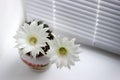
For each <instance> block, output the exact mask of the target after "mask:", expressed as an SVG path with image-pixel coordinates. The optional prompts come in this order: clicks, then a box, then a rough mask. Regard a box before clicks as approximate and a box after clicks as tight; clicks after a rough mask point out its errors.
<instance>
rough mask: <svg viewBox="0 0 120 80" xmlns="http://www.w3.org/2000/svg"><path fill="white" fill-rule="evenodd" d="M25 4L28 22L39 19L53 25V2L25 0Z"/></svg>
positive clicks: (47, 0) (50, 0)
mask: <svg viewBox="0 0 120 80" xmlns="http://www.w3.org/2000/svg"><path fill="white" fill-rule="evenodd" d="M23 4H24V11H25V18H26V20H27V21H31V20H33V19H38V20H41V21H44V22H45V23H47V24H49V25H52V23H53V15H52V14H53V7H52V0H23Z"/></svg>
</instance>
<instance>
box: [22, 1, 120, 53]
mask: <svg viewBox="0 0 120 80" xmlns="http://www.w3.org/2000/svg"><path fill="white" fill-rule="evenodd" d="M24 7H25V17H26V20H33V19H39V20H43V21H45V22H47V23H48V24H53V27H54V31H55V32H56V33H59V34H61V35H64V36H65V35H67V36H70V37H76V38H77V42H80V43H82V44H86V45H91V46H94V47H98V48H102V49H104V50H108V51H111V52H114V53H117V54H120V26H119V25H120V1H119V0H24Z"/></svg>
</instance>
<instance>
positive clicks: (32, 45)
mask: <svg viewBox="0 0 120 80" xmlns="http://www.w3.org/2000/svg"><path fill="white" fill-rule="evenodd" d="M14 38H15V40H16V47H17V48H18V50H19V54H20V57H21V59H22V61H23V62H24V63H26V64H27V65H29V66H30V67H31V68H34V69H38V70H45V69H47V68H48V67H49V65H50V64H53V63H55V64H56V66H57V68H62V67H68V68H71V66H72V65H74V63H75V62H76V61H79V55H78V54H79V45H78V44H75V39H68V38H67V37H60V36H57V35H55V34H53V33H52V30H51V29H50V27H49V26H48V25H47V24H45V23H43V22H41V21H36V20H34V21H31V22H25V23H24V24H23V25H22V26H20V27H19V28H18V30H17V32H16V35H15V36H14Z"/></svg>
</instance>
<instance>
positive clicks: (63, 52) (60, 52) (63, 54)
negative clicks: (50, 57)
mask: <svg viewBox="0 0 120 80" xmlns="http://www.w3.org/2000/svg"><path fill="white" fill-rule="evenodd" d="M59 54H60V55H61V56H65V55H66V54H67V49H66V48H64V47H61V48H59Z"/></svg>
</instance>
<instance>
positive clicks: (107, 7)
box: [95, 0, 120, 54]
mask: <svg viewBox="0 0 120 80" xmlns="http://www.w3.org/2000/svg"><path fill="white" fill-rule="evenodd" d="M96 32H97V33H96V38H95V46H96V47H99V48H102V49H105V50H108V51H111V52H114V53H118V54H120V1H119V0H100V8H99V21H98V26H97V31H96Z"/></svg>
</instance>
